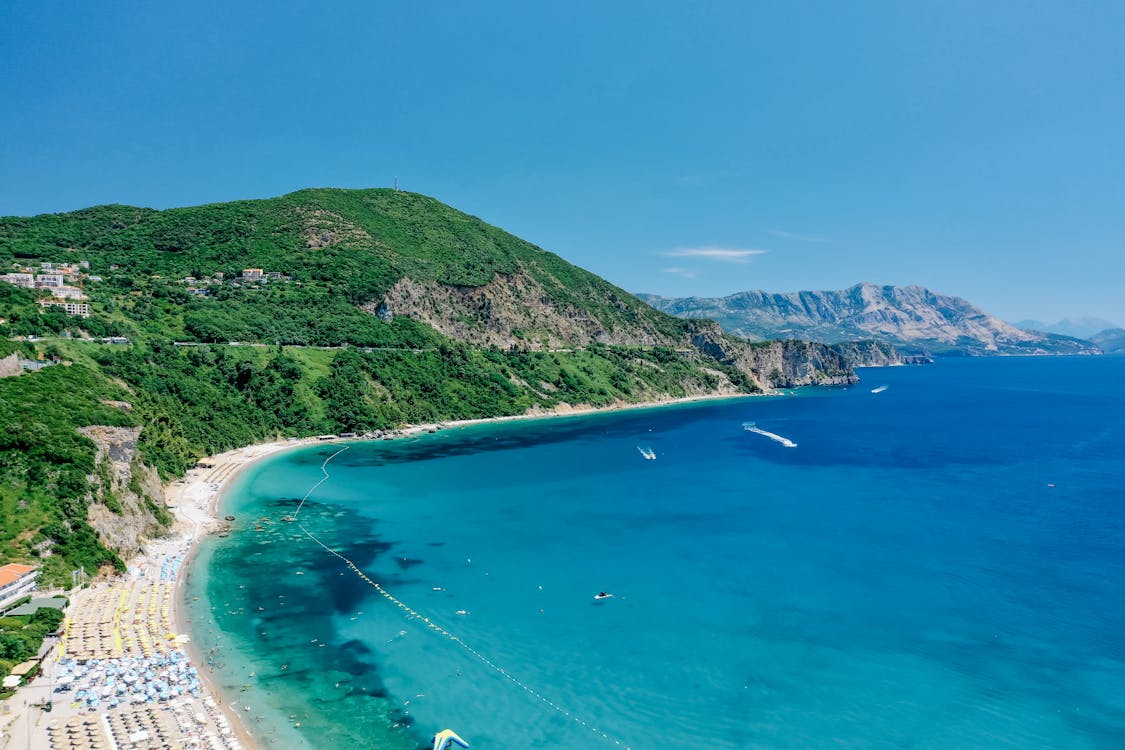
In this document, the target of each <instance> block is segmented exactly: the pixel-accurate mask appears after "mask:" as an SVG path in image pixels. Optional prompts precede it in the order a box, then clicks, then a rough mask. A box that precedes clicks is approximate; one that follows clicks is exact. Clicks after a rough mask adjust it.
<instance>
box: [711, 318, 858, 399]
mask: <svg viewBox="0 0 1125 750" xmlns="http://www.w3.org/2000/svg"><path fill="white" fill-rule="evenodd" d="M691 345H692V346H693V347H694V348H695V349H696V350H698V351H699V352H701V353H702V354H704V355H706V356H708V357H711V358H712V359H715V360H717V361H719V362H721V363H722V364H725V365H730V366H732V367H735V368H737V369H739V370H741V371H742V372H744V373H748V374H750V375H751V377H752V378H753V379H754V381H755V382H756V383H757V385H758V386H759V387H760V388H762V389H763V390H768V389H771V388H793V387H796V386H802V385H847V384H849V383H855V382H858V380H859V379H858V378H857V377H856V375H855V372H854V371H853V370H852V368H851V366H850V365H849V364H848V363H847V361H845V359H844V357H843V356H842V355H841V354H840V352H838V351H835V350H834V349H833V348H832V347H829V346H826V345H824V344H818V343H814V342H809V341H771V342H768V343H765V344H750V343H747V342H745V341H740V340H739V339H736V338H733V337H731V336H726V335H723V334H722V332H721V331H720V330H719V327H718V326H717V325H715V324H710V325H706V324H705V325H703V326H701V327H700V329H699V330H698V331H697V332H695V333H694V334H693V335H692V336H691Z"/></svg>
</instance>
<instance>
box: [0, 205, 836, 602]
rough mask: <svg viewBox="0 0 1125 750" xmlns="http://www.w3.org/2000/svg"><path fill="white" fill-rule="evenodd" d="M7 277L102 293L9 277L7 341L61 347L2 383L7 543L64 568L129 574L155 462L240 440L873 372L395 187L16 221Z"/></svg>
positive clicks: (32, 355) (59, 570) (152, 516)
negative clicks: (76, 311)
mask: <svg viewBox="0 0 1125 750" xmlns="http://www.w3.org/2000/svg"><path fill="white" fill-rule="evenodd" d="M48 265H49V266H50V267H46V266H48ZM3 272H11V273H17V274H19V273H23V274H33V275H38V276H39V277H40V280H41V281H42V280H43V279H44V278H47V277H44V274H59V275H65V276H66V279H65V280H64V281H65V282H66V284H67V285H69V286H73V287H79V286H80V287H81V290H80V291H79V290H78V289H74V290H73V291H72V292H71V293H72V294H74V293H78V294H84V295H85V296H86V299H85V300H82V301H81V302H82V304H87V305H88V306H89V311H88V312H89V316H88V317H81V316H73V317H72V316H70V315H68V314H67V312H65V311H64V309H63V308H61V307H57V306H56V307H48V308H45V307H43V306H41V305H40V301H42V300H43V299H44V298H45V297H48V296H52V298H53V295H58V294H62V293H63V290H60V289H58V288H57V287H53V288H40V289H24V288H19V287H17V286H14V285H12V284H6V283H0V319H2V322H0V336H2V337H3V338H4V339H5V340H6V342H5V345H6V346H7V347H8V349H9V350H11V351H15V349H16V348H18V349H19V352H17V354H18V355H19V356H22V357H23V358H25V359H31V360H41V361H42V362H43V363H51V362H55V361H58V362H60V363H63V364H61V365H56V366H52V367H45V368H44V369H40V370H36V371H34V372H29V373H26V374H24V375H22V376H13V377H3V378H0V428H3V431H4V438H3V440H4V441H5V442H4V443H3V445H2V454H0V509H2V510H3V513H2V516H0V517H2V518H3V519H4V521H3V523H0V557H3V558H5V559H6V558H15V559H21V560H34V559H36V558H38V559H39V560H40V561H42V562H43V563H44V564H45V566H46V569H47V577H48V578H49V579H53V580H63V579H64V578H66V577H67V576H69V571H70V570H72V569H73V568H74V567H77V566H78V565H83V566H85V567H86V568H87V569H88V570H90V569H92V568H97V567H99V566H106V565H110V566H119V565H120V557H121V556H123V555H125V554H127V553H128V552H129V551H130V550H131V549H133V548H134V547H135V545H136V544H137V543H138V541H137V539H138V538H139V537H143V536H146V535H150V534H152V533H155V532H156V529H157V528H158V527H159V525H160V524H161V523H163V522H165V521H166V520H167V518H166V516H167V514H166V512H165V511H164V509H163V502H162V493H161V490H160V487H159V481H157V478H156V474H155V472H154V471H153V469H155V470H156V471H157V472H159V475H160V477H163V478H164V479H169V478H171V477H175V476H179V475H182V474H183V472H184V471H186V469H188V468H190V466H191V465H192V464H194V463H195V462H196V461H197V460H198V459H199V458H200V457H202V456H206V455H210V454H213V453H217V452H221V451H224V450H228V449H230V448H234V447H238V446H241V445H246V444H249V443H253V442H257V441H261V440H265V439H273V438H276V437H278V436H304V435H310V434H318V433H325V432H331V433H337V432H357V433H364V432H369V431H374V430H383V429H387V428H393V427H396V426H400V425H403V424H417V423H427V422H437V421H443V420H454V419H467V418H479V417H489V416H500V415H512V414H523V413H527V412H529V411H549V410H551V409H553V408H555V407H558V406H560V405H562V404H570V405H578V404H582V405H591V406H607V405H610V404H614V403H630V402H633V403H635V402H644V401H655V400H665V399H669V398H676V397H684V396H695V395H706V394H720V393H728V394H735V393H747V392H754V391H758V390H761V389H763V388H769V387H773V386H779V385H781V386H790V385H799V384H804V383H832V382H848V381H849V380H850V379H852V378H853V377H854V376H853V375H852V373H851V371H850V369H849V368H848V366H847V364H846V363H845V362H844V361H843V360H842V358H841V357H840V356H839V354H838V353H836V352H833V351H830V350H828V349H827V348H826V347H823V346H820V345H806V344H803V343H801V342H785V343H776V342H775V343H767V344H755V345H751V344H748V343H746V342H744V341H740V340H737V339H734V338H731V337H727V336H725V335H723V334H722V333H721V331H720V330H719V329H718V327H717V326H716V325H715V324H714V323H712V322H710V321H700V320H680V319H677V318H673V317H671V316H669V315H666V314H664V313H661V312H658V311H656V310H655V309H653V308H651V307H649V306H648V305H645V304H644V303H642V302H641V301H639V300H638V299H636V298H635V297H633V296H632V295H630V294H628V293H627V292H625V291H623V290H621V289H619V288H617V287H615V286H613V285H612V284H609V283H608V282H606V281H604V280H603V279H600V278H598V277H597V276H595V275H593V274H591V273H589V272H587V271H584V270H582V269H580V268H578V267H576V266H573V265H571V264H569V263H567V262H566V261H564V260H563V259H561V258H560V257H558V256H557V255H554V254H552V253H549V252H546V251H544V250H542V249H541V248H538V247H536V246H534V245H532V244H530V243H527V242H525V241H523V240H521V239H519V238H517V237H514V236H512V235H510V234H508V233H506V232H504V231H502V230H500V229H497V228H496V227H493V226H490V225H488V224H486V223H484V222H482V221H480V220H479V219H476V218H474V217H472V216H468V215H466V214H464V213H461V212H459V211H456V210H455V209H452V208H450V207H449V206H446V205H444V204H442V203H440V202H438V201H436V200H434V199H432V198H427V197H425V196H421V195H416V194H412V193H403V192H397V191H394V190H332V189H317V190H302V191H299V192H296V193H292V194H289V195H286V196H282V197H279V198H273V199H268V200H255V201H238V202H234V203H223V204H214V205H208V206H198V207H192V208H179V209H169V210H165V211H155V210H151V209H143V208H133V207H129V206H99V207H95V208H89V209H84V210H81V211H75V212H72V213H65V214H53V215H44V216H35V217H8V218H0V273H3ZM21 278H23V279H25V280H26V279H27V278H30V276H26V275H25V276H24V277H21ZM57 281H58V280H57V279H55V280H54V281H52V282H51V283H55V282H57ZM73 301H74V300H60V302H73ZM28 337H32V338H33V339H34V340H32V341H28V340H27V338H28ZM109 337H119V338H118V339H117V341H116V342H113V340H112V339H110V338H109ZM122 338H123V339H127V342H126V343H123V342H121V339H122ZM107 339H109V340H107ZM17 340H18V341H19V343H15V342H16V341H17ZM0 354H9V351H7V350H6V351H3V352H0ZM11 362H15V359H12V360H11ZM16 369H17V370H18V367H17V368H16ZM122 529H125V531H122Z"/></svg>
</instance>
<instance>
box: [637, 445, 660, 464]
mask: <svg viewBox="0 0 1125 750" xmlns="http://www.w3.org/2000/svg"><path fill="white" fill-rule="evenodd" d="M637 450H639V451H640V452H641V455H642V456H644V457H645V458H646V459H647V460H649V461H655V460H656V451H654V450H653V449H652V448H649V447H648V446H647V445H638V446H637Z"/></svg>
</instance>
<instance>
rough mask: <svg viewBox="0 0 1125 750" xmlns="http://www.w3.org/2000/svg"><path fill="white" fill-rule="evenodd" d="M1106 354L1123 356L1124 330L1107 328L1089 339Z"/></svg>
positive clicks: (1124, 344) (1124, 350)
mask: <svg viewBox="0 0 1125 750" xmlns="http://www.w3.org/2000/svg"><path fill="white" fill-rule="evenodd" d="M1090 340H1091V341H1093V342H1094V343H1095V344H1097V345H1098V348H1100V349H1101V350H1102V351H1103V352H1105V353H1106V354H1125V328H1107V329H1106V330H1104V331H1099V332H1098V333H1095V334H1094V335H1093V336H1091V337H1090Z"/></svg>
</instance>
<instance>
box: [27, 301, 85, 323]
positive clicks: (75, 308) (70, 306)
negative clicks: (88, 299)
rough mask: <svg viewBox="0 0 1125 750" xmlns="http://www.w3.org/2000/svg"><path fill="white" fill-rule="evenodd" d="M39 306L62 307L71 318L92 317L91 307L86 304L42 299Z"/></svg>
mask: <svg viewBox="0 0 1125 750" xmlns="http://www.w3.org/2000/svg"><path fill="white" fill-rule="evenodd" d="M39 304H40V305H42V306H43V307H61V308H62V309H63V312H65V313H66V314H67V315H69V316H71V317H75V316H79V317H83V318H88V317H90V306H89V305H88V304H86V303H85V302H67V301H65V300H61V299H41V300H39Z"/></svg>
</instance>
